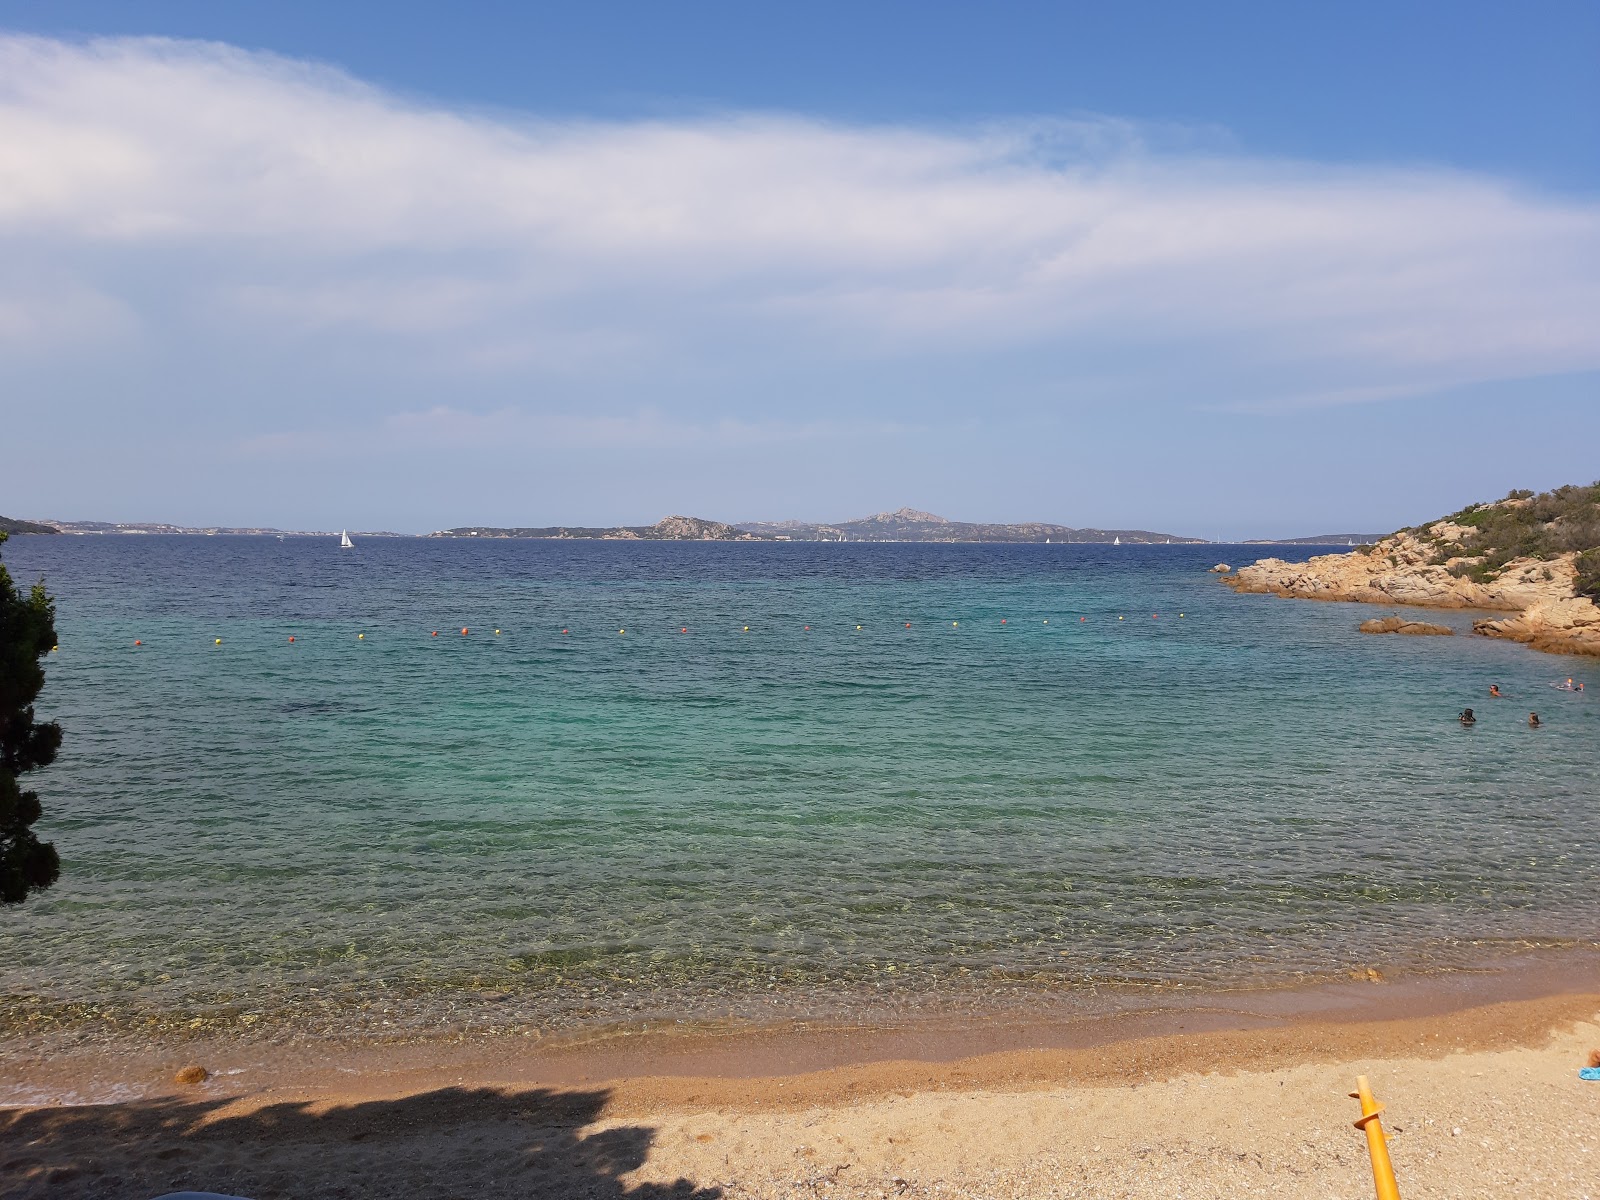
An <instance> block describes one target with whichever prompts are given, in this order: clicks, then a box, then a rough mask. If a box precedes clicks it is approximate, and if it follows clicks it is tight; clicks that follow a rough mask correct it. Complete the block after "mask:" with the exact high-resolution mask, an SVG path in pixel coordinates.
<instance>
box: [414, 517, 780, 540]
mask: <svg viewBox="0 0 1600 1200" xmlns="http://www.w3.org/2000/svg"><path fill="white" fill-rule="evenodd" d="M428 536H429V537H452V538H460V537H481V538H557V539H573V538H584V539H594V540H597V541H607V542H612V541H621V542H760V541H766V540H768V539H767V538H766V537H765V536H764V535H761V534H757V533H750V532H746V531H745V530H741V529H735V528H734V527H733V526H732V525H724V524H723V523H722V522H721V521H707V520H705V519H704V518H703V517H663V518H662V519H661V520H659V521H657V522H656V523H655V524H654V525H609V526H585V525H548V526H540V527H537V528H534V527H523V526H514V527H507V526H499V525H463V526H461V527H459V528H457V529H441V530H439V531H438V532H437V533H431V534H429V535H428Z"/></svg>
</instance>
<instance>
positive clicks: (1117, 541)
mask: <svg viewBox="0 0 1600 1200" xmlns="http://www.w3.org/2000/svg"><path fill="white" fill-rule="evenodd" d="M1111 544H1112V545H1113V546H1120V545H1122V539H1121V538H1119V537H1114V538H1112V539H1111Z"/></svg>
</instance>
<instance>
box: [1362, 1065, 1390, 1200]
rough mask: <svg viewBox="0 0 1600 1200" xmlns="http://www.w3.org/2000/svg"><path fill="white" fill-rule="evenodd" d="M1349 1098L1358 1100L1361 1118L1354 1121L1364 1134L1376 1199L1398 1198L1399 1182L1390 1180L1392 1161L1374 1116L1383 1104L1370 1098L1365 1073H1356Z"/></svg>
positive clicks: (1370, 1091) (1380, 1124) (1381, 1127)
mask: <svg viewBox="0 0 1600 1200" xmlns="http://www.w3.org/2000/svg"><path fill="white" fill-rule="evenodd" d="M1350 1098H1351V1099H1352V1100H1359V1101H1361V1119H1360V1120H1358V1121H1357V1122H1356V1123H1355V1124H1356V1128H1357V1129H1359V1130H1361V1131H1362V1132H1363V1133H1365V1134H1366V1135H1367V1153H1368V1154H1369V1155H1370V1156H1371V1158H1372V1184H1373V1186H1374V1187H1375V1188H1377V1190H1378V1200H1400V1185H1399V1184H1397V1183H1395V1181H1394V1164H1393V1163H1391V1162H1390V1161H1389V1139H1388V1138H1387V1137H1385V1136H1384V1133H1383V1122H1382V1121H1381V1120H1379V1119H1378V1114H1379V1113H1381V1112H1382V1111H1383V1105H1381V1104H1379V1103H1378V1102H1377V1101H1376V1100H1374V1099H1373V1098H1372V1088H1371V1087H1369V1086H1368V1084H1367V1077H1366V1076H1365V1075H1357V1076H1356V1090H1355V1091H1353V1092H1351V1093H1350Z"/></svg>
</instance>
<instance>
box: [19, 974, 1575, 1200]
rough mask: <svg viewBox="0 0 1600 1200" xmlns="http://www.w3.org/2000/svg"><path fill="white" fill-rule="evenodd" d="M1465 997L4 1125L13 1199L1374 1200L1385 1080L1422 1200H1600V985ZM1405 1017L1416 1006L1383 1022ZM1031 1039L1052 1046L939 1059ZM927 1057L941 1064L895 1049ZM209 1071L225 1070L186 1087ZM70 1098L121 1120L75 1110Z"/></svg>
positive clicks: (389, 1067) (733, 1057)
mask: <svg viewBox="0 0 1600 1200" xmlns="http://www.w3.org/2000/svg"><path fill="white" fill-rule="evenodd" d="M1499 986H1501V987H1502V988H1504V987H1515V986H1516V984H1515V981H1511V980H1507V979H1505V977H1503V976H1502V977H1500V981H1499ZM1451 995H1454V996H1455V998H1457V999H1459V998H1460V996H1461V995H1462V993H1461V992H1460V990H1459V987H1458V988H1457V990H1456V991H1455V992H1454V993H1451V994H1446V995H1443V996H1442V997H1441V995H1439V994H1435V995H1433V996H1432V998H1431V999H1430V997H1429V995H1428V994H1427V993H1426V992H1424V991H1419V990H1417V989H1412V990H1411V991H1410V992H1409V993H1408V992H1407V991H1406V989H1405V988H1404V987H1401V988H1395V989H1393V990H1392V991H1391V989H1389V988H1386V987H1370V988H1369V989H1368V990H1367V991H1366V992H1365V993H1364V992H1362V991H1361V990H1360V989H1359V988H1358V987H1357V985H1351V987H1350V988H1349V989H1347V990H1345V991H1343V992H1340V991H1338V990H1337V989H1336V990H1335V991H1333V992H1330V991H1329V990H1328V989H1323V990H1322V991H1321V992H1320V993H1318V997H1320V998H1317V997H1314V998H1313V1003H1312V1004H1310V1005H1307V1004H1305V1003H1301V1004H1300V1005H1299V1012H1300V1014H1301V1015H1298V1016H1293V1017H1290V1018H1285V1017H1284V1016H1283V1015H1282V1014H1283V1013H1284V1012H1286V1011H1289V1008H1292V1007H1294V1006H1292V1005H1291V1006H1289V1007H1285V1002H1284V1000H1283V998H1282V997H1279V998H1277V999H1276V1000H1272V1001H1268V1002H1266V1003H1264V1004H1263V1003H1257V1004H1255V1005H1254V1007H1253V1008H1252V1006H1251V1005H1248V1004H1247V1005H1242V1006H1239V1008H1238V1010H1237V1011H1236V1013H1235V1018H1236V1019H1233V1020H1231V1021H1224V1020H1222V1019H1221V1018H1220V1017H1219V1016H1218V1015H1217V1014H1215V1013H1213V1015H1212V1017H1211V1018H1210V1019H1209V1020H1206V1019H1201V1018H1200V1015H1199V1013H1198V1012H1197V1011H1192V1012H1189V1013H1187V1014H1185V1015H1183V1016H1182V1018H1181V1019H1179V1020H1173V1019H1172V1018H1171V1017H1170V1015H1169V1026H1180V1025H1181V1026H1184V1028H1176V1027H1174V1028H1170V1029H1169V1031H1168V1032H1163V1033H1157V1034H1143V1035H1141V1034H1139V1033H1138V1032H1137V1030H1138V1028H1139V1026H1138V1025H1137V1024H1135V1025H1126V1024H1113V1025H1109V1026H1102V1027H1100V1028H1098V1029H1095V1030H1090V1031H1087V1032H1086V1031H1085V1030H1083V1029H1078V1030H1077V1031H1076V1033H1075V1034H1073V1035H1072V1036H1067V1035H1066V1034H1065V1033H1064V1032H1063V1031H1061V1030H1055V1031H1051V1030H1049V1029H1036V1030H1034V1031H1032V1032H1031V1033H1030V1032H1027V1031H1025V1030H1022V1029H1019V1028H1012V1029H1010V1030H1001V1031H999V1032H996V1031H995V1030H993V1029H990V1030H985V1029H983V1028H968V1029H967V1030H966V1031H965V1035H963V1034H962V1032H961V1031H960V1030H956V1029H945V1030H942V1031H930V1030H922V1031H920V1032H918V1033H917V1035H916V1036H917V1037H920V1038H921V1039H922V1041H921V1042H920V1043H913V1042H911V1041H908V1040H907V1039H908V1038H909V1037H910V1036H911V1035H910V1033H909V1031H905V1030H901V1031H898V1032H894V1033H891V1034H889V1035H888V1036H887V1037H886V1038H884V1037H876V1036H873V1035H869V1034H868V1033H866V1032H863V1031H859V1030H857V1031H854V1032H852V1031H846V1030H839V1031H833V1032H831V1033H830V1032H829V1031H826V1030H815V1029H813V1030H803V1031H796V1030H790V1031H776V1032H772V1031H769V1032H767V1033H765V1034H756V1033H751V1034H747V1035H744V1036H735V1035H729V1034H726V1033H724V1034H722V1035H718V1036H711V1035H701V1036H690V1035H679V1036H677V1037H667V1036H664V1035H661V1036H657V1037H655V1038H647V1039H644V1040H643V1041H642V1042H640V1043H639V1044H637V1045H634V1044H630V1045H628V1046H626V1047H617V1046H608V1045H604V1044H589V1045H574V1046H569V1047H566V1048H564V1049H561V1050H557V1051H553V1052H552V1051H544V1052H534V1051H530V1050H529V1049H528V1048H527V1044H526V1043H525V1042H524V1043H521V1044H514V1043H512V1042H510V1041H508V1040H506V1039H491V1040H487V1041H480V1042H476V1043H462V1044H458V1045H454V1046H439V1045H426V1044H423V1045H412V1046H389V1047H382V1046H367V1047H359V1046H351V1047H346V1048H342V1049H329V1048H326V1047H324V1048H322V1049H320V1050H319V1049H308V1048H300V1049H298V1050H293V1049H290V1048H282V1049H279V1050H275V1051H272V1052H270V1054H268V1055H267V1056H266V1058H264V1057H263V1052H262V1050H261V1049H260V1048H254V1049H252V1048H250V1047H246V1046H234V1047H232V1048H229V1047H227V1046H224V1045H221V1044H218V1045H211V1046H206V1045H190V1046H172V1045H164V1046H153V1047H149V1048H146V1049H144V1050H139V1051H122V1052H118V1053H111V1052H109V1051H107V1050H105V1049H103V1048H101V1049H94V1048H88V1047H86V1048H83V1049H81V1050H78V1051H75V1052H74V1051H68V1050H58V1051H56V1052H52V1053H50V1054H48V1055H44V1054H41V1053H35V1054H29V1053H20V1054H19V1053H17V1052H16V1048H13V1049H12V1051H10V1052H8V1055H7V1058H6V1061H5V1065H4V1078H5V1079H6V1080H7V1081H8V1082H10V1083H12V1084H13V1085H14V1084H16V1083H17V1082H18V1081H19V1080H22V1079H28V1080H31V1081H33V1082H34V1083H35V1084H36V1085H37V1086H39V1087H40V1088H41V1089H43V1090H45V1091H49V1090H51V1089H56V1090H57V1091H58V1093H59V1094H58V1096H57V1101H58V1102H55V1103H42V1104H35V1105H31V1106H21V1107H15V1108H11V1109H8V1110H5V1111H3V1112H0V1144H3V1145H4V1147H5V1149H4V1152H3V1155H4V1156H3V1158H0V1171H3V1172H4V1174H3V1177H0V1178H3V1185H0V1192H3V1194H4V1195H6V1196H8V1197H13V1196H14V1197H19V1198H20V1197H35V1196H37V1197H44V1196H51V1197H58V1196H61V1197H100V1196H104V1197H142V1196H154V1195H157V1194H159V1193H161V1192H163V1191H166V1190H170V1189H176V1188H207V1189H212V1190H219V1191H223V1192H231V1193H237V1194H241V1195H245V1196H252V1197H258V1198H262V1200H265V1198H269V1197H285V1198H288V1197H318V1196H329V1197H334V1196H337V1197H364V1196H373V1197H388V1196H395V1197H399V1196H440V1197H445V1196H471V1195H527V1196H541V1197H567V1196H571V1197H580V1196H594V1197H607V1196H613V1197H623V1196H629V1197H639V1198H641V1200H657V1198H660V1197H669V1196H670V1197H704V1198H709V1197H714V1196H720V1197H727V1198H728V1200H739V1198H743V1197H751V1198H754V1197H780V1196H782V1197H793V1196H797V1195H817V1196H830V1197H841V1198H842V1197H882V1196H930V1197H933V1196H939V1197H944V1196H951V1197H956V1196H960V1197H1024V1196H1026V1197H1054V1196H1063V1197H1065V1196H1097V1197H1103V1196H1125V1197H1146V1196H1149V1197H1155V1196H1161V1197H1177V1196H1183V1197H1210V1196H1217V1197H1221V1196H1230V1197H1231V1196H1238V1195H1272V1196H1280V1197H1307V1198H1310V1197H1352V1198H1354V1197H1362V1196H1369V1195H1371V1194H1372V1185H1371V1178H1370V1173H1369V1170H1368V1166H1367V1158H1366V1151H1365V1147H1364V1143H1363V1139H1362V1137H1361V1135H1360V1134H1359V1132H1358V1131H1357V1130H1356V1129H1355V1128H1353V1127H1352V1125H1351V1122H1352V1121H1353V1119H1354V1118H1355V1117H1356V1116H1357V1115H1358V1112H1357V1108H1356V1105H1355V1102H1354V1101H1352V1100H1350V1099H1349V1098H1348V1097H1347V1095H1346V1094H1347V1093H1348V1092H1349V1091H1350V1090H1351V1089H1352V1087H1353V1086H1354V1082H1355V1076H1356V1075H1357V1074H1366V1075H1367V1076H1369V1077H1370V1078H1371V1081H1372V1085H1373V1087H1374V1089H1375V1091H1376V1093H1377V1095H1378V1097H1379V1099H1381V1100H1382V1101H1383V1102H1384V1103H1385V1104H1386V1105H1387V1106H1388V1111H1387V1114H1386V1121H1387V1122H1388V1126H1389V1129H1390V1131H1391V1134H1392V1135H1393V1141H1392V1152H1393V1155H1394V1160H1395V1164H1396V1169H1397V1172H1398V1174H1399V1178H1400V1183H1401V1186H1402V1192H1403V1194H1404V1195H1406V1196H1467V1195H1490V1194H1508V1195H1509V1194H1513V1193H1515V1194H1517V1195H1520V1196H1531V1197H1570V1198H1579V1197H1587V1196H1591V1195H1600V1187H1597V1186H1596V1164H1597V1163H1600V1084H1596V1083H1588V1082H1583V1081H1580V1079H1579V1078H1578V1068H1579V1067H1580V1066H1582V1065H1583V1064H1584V1062H1585V1061H1586V1058H1587V1056H1588V1054H1589V1053H1590V1052H1591V1051H1592V1050H1594V1049H1596V1048H1600V992H1586V993H1581V994H1574V993H1570V992H1569V993H1566V994H1561V995H1551V996H1545V997H1542V998H1537V999H1515V1000H1506V1001H1502V1002H1499V1003H1490V1004H1477V1005H1473V1006H1471V1007H1465V1008H1456V1009H1454V1010H1452V1011H1443V1012H1441V1011H1432V1010H1435V1009H1438V1008H1439V1007H1440V1006H1441V1004H1445V1003H1448V1002H1449V1000H1450V998H1451ZM1367 996H1371V997H1373V998H1372V999H1367V998H1366V997H1367ZM1330 997H1331V998H1330ZM1302 999H1303V998H1302ZM1274 1004H1276V1005H1277V1006H1278V1007H1277V1010H1276V1011H1277V1015H1273V1012H1274V1008H1273V1005H1274ZM1311 1009H1320V1010H1321V1011H1322V1015H1321V1016H1313V1017H1307V1016H1305V1015H1304V1014H1305V1012H1307V1011H1310V1010H1311ZM1385 1009H1387V1010H1390V1011H1391V1012H1398V1011H1401V1010H1407V1009H1409V1010H1410V1013H1409V1015H1392V1016H1389V1017H1387V1018H1378V1017H1374V1016H1373V1015H1372V1014H1373V1013H1377V1012H1382V1011H1384V1010H1385ZM1153 1019H1154V1018H1153V1017H1151V1016H1150V1015H1149V1014H1146V1015H1144V1016H1141V1017H1138V1018H1134V1020H1135V1021H1136V1022H1137V1021H1144V1022H1149V1021H1150V1020H1153ZM1207 1025H1211V1026H1218V1025H1226V1026H1231V1027H1205V1026H1207ZM1196 1026H1198V1027H1196ZM963 1036H966V1037H967V1038H968V1040H966V1041H963ZM973 1039H976V1040H973ZM1030 1039H1031V1040H1032V1041H1033V1042H1035V1043H1043V1044H1041V1045H1036V1046H1034V1047H1033V1048H1027V1047H1023V1048H1013V1049H1004V1050H996V1051H991V1052H988V1053H979V1054H971V1055H966V1056H962V1057H956V1058H944V1057H942V1056H940V1055H939V1054H938V1053H937V1052H938V1050H939V1049H941V1048H943V1049H947V1050H948V1049H952V1048H953V1049H955V1050H960V1049H963V1048H970V1047H972V1046H975V1045H981V1044H996V1041H997V1040H998V1042H1000V1043H1004V1042H1007V1041H1011V1042H1018V1043H1020V1042H1023V1041H1027V1040H1030ZM1052 1041H1053V1042H1055V1043H1057V1044H1055V1045H1053V1046H1051V1045H1048V1043H1050V1042H1052ZM1074 1041H1075V1042H1076V1043H1078V1044H1075V1045H1074V1044H1069V1043H1072V1042H1074ZM914 1044H917V1045H920V1046H921V1047H922V1048H923V1050H924V1051H926V1053H925V1054H924V1055H923V1056H922V1058H921V1059H920V1060H919V1059H918V1058H915V1057H885V1055H888V1054H892V1053H893V1051H894V1050H896V1049H906V1048H908V1047H911V1046H913V1045H914ZM36 1049H37V1048H36ZM830 1058H831V1059H833V1060H835V1061H837V1062H838V1064H839V1065H832V1066H826V1067H823V1068H821V1069H808V1068H811V1067H814V1066H815V1064H816V1063H818V1062H823V1061H828V1060H829V1059H830ZM269 1059H270V1061H268V1060H269ZM188 1061H196V1062H204V1063H205V1064H206V1065H207V1066H208V1068H209V1069H211V1070H212V1071H213V1072H214V1074H213V1075H212V1077H211V1078H210V1079H208V1080H207V1081H206V1082H205V1083H202V1084H199V1085H195V1086H187V1087H185V1086H180V1085H177V1084H175V1083H173V1082H172V1081H171V1075H172V1073H173V1072H174V1070H175V1069H176V1067H177V1066H179V1065H182V1064H183V1063H185V1062H188ZM240 1064H246V1065H240ZM652 1068H654V1070H652ZM74 1080H77V1081H79V1082H81V1083H84V1084H85V1085H86V1086H89V1085H92V1086H94V1087H97V1088H99V1089H100V1090H99V1093H98V1095H97V1096H95V1097H93V1098H96V1099H100V1100H102V1101H104V1100H109V1101H111V1102H102V1103H82V1102H79V1103H61V1102H59V1101H60V1100H63V1099H72V1098H74V1097H73V1096H72V1095H71V1094H70V1093H69V1092H62V1091H60V1089H62V1088H65V1087H68V1086H69V1084H70V1083H71V1081H74ZM118 1081H120V1082H118ZM119 1088H120V1089H121V1091H120V1093H119V1092H118V1091H117V1089H119ZM118 1094H120V1095H122V1096H124V1097H127V1098H124V1099H121V1100H118V1099H117V1098H116V1096H117V1095H118ZM76 1098H77V1099H79V1100H80V1101H81V1100H83V1099H87V1098H90V1097H88V1096H87V1095H79V1096H77V1097H76Z"/></svg>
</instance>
